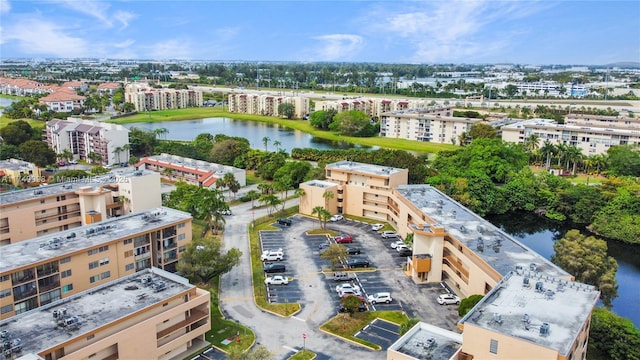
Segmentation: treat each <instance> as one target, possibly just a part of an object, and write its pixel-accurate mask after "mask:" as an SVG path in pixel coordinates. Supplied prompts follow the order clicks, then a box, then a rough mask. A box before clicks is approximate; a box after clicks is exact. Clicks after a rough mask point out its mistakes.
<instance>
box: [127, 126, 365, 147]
mask: <svg viewBox="0 0 640 360" xmlns="http://www.w3.org/2000/svg"><path fill="white" fill-rule="evenodd" d="M124 126H125V127H126V128H132V127H135V128H139V129H144V130H150V131H153V130H155V129H159V128H165V129H167V130H168V131H169V132H168V133H167V134H166V135H163V136H162V139H165V138H166V139H168V140H187V141H191V140H193V139H194V138H195V137H196V136H197V135H198V134H202V133H209V134H212V135H216V134H225V135H228V136H239V137H243V138H245V139H247V140H249V143H250V144H251V147H252V148H254V149H262V150H264V143H263V142H262V139H263V138H264V137H268V138H269V139H271V140H270V141H269V144H268V145H267V146H268V147H267V148H268V149H269V150H270V151H272V150H275V147H274V146H273V142H274V141H279V142H280V144H281V145H280V146H279V148H280V149H283V150H285V151H286V152H288V153H291V149H293V148H313V149H318V150H329V149H348V148H356V147H357V148H367V149H374V148H371V147H364V146H360V145H354V144H351V143H347V142H339V141H330V140H325V139H320V138H316V137H314V136H311V135H309V134H307V133H305V132H302V131H300V130H291V129H289V128H286V127H283V126H279V125H277V124H269V123H262V122H257V121H246V120H236V119H230V118H222V117H215V118H205V119H198V120H185V121H165V122H157V123H132V124H126V125H124Z"/></svg>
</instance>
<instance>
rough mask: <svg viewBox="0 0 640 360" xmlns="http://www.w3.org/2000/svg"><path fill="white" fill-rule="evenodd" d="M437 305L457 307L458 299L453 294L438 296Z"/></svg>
mask: <svg viewBox="0 0 640 360" xmlns="http://www.w3.org/2000/svg"><path fill="white" fill-rule="evenodd" d="M438 304H440V305H454V304H455V305H457V304H460V298H459V297H457V296H456V295H453V294H442V295H439V296H438Z"/></svg>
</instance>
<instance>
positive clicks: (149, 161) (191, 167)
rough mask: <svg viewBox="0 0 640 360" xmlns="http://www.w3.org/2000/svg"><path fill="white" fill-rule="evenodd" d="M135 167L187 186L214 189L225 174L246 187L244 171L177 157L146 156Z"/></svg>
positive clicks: (163, 155) (166, 155) (162, 155)
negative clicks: (181, 182) (184, 183)
mask: <svg viewBox="0 0 640 360" xmlns="http://www.w3.org/2000/svg"><path fill="white" fill-rule="evenodd" d="M135 166H136V168H138V169H146V170H150V171H155V172H157V173H159V174H160V176H162V178H163V179H165V180H168V181H178V180H182V181H184V182H186V183H187V184H191V185H197V186H201V187H206V188H213V187H215V185H216V181H217V180H218V179H220V178H222V177H224V176H225V174H227V173H230V174H233V177H234V178H235V179H236V181H238V183H240V186H243V187H244V186H246V185H247V174H246V171H245V170H244V169H238V168H236V167H233V166H227V165H220V164H214V163H210V162H206V161H202V160H194V159H190V158H185V157H182V156H177V155H169V154H160V155H154V156H147V157H144V158H142V159H140V161H139V162H138V163H137V164H136V165H135Z"/></svg>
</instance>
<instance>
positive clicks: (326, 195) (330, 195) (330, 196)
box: [322, 191, 336, 211]
mask: <svg viewBox="0 0 640 360" xmlns="http://www.w3.org/2000/svg"><path fill="white" fill-rule="evenodd" d="M335 196H336V195H335V194H334V193H333V192H332V191H325V192H324V193H323V194H322V197H323V198H324V208H325V209H326V210H327V211H329V200H331V199H333V198H334V197H335Z"/></svg>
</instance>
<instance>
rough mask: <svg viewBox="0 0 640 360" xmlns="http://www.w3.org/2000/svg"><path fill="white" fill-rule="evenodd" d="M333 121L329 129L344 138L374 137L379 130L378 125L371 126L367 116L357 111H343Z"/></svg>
mask: <svg viewBox="0 0 640 360" xmlns="http://www.w3.org/2000/svg"><path fill="white" fill-rule="evenodd" d="M333 119H334V120H333V122H332V123H331V125H330V126H329V129H330V130H332V131H338V132H339V133H340V134H342V135H346V136H358V137H368V136H374V135H376V134H377V133H378V132H379V130H380V125H373V124H371V120H370V119H369V116H368V115H367V114H365V113H364V112H362V111H359V110H350V111H343V112H341V113H338V114H337V115H335V116H334V117H333Z"/></svg>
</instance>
